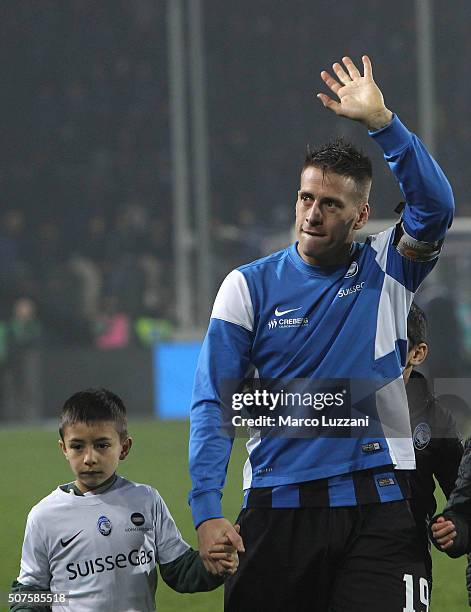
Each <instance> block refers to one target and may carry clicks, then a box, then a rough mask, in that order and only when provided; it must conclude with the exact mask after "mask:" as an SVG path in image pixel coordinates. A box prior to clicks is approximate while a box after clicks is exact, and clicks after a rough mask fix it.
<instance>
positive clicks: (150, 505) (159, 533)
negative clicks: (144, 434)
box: [12, 389, 238, 612]
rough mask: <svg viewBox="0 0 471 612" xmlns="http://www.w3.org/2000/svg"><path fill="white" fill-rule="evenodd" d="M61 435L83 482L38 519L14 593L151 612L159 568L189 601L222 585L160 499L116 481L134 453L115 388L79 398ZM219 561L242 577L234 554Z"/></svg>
mask: <svg viewBox="0 0 471 612" xmlns="http://www.w3.org/2000/svg"><path fill="white" fill-rule="evenodd" d="M59 432H60V440H59V444H60V447H61V449H62V452H63V453H64V456H65V458H66V459H67V461H68V462H69V465H70V467H71V469H72V472H73V473H74V475H75V480H74V481H73V482H71V483H69V484H66V485H63V486H60V487H58V488H57V489H56V490H55V491H53V492H52V493H51V494H50V495H48V496H47V497H45V498H44V499H43V500H42V501H40V502H39V503H38V504H37V505H36V506H34V507H33V509H32V510H31V512H30V513H29V515H28V520H27V524H26V532H25V538H24V543H23V551H22V556H21V569H20V574H19V576H18V580H17V581H15V583H14V587H13V591H14V592H20V593H21V592H25V591H26V592H27V591H37V590H41V591H51V592H53V593H61V592H68V593H69V595H70V601H69V602H68V604H64V605H63V606H61V605H58V604H56V605H54V607H53V609H54V610H77V611H83V612H85V611H87V612H89V611H90V612H91V611H92V610H93V611H97V610H100V612H101V611H103V612H107V611H109V612H120V611H123V612H124V611H131V610H139V611H140V612H144V611H146V610H155V603H154V602H155V592H156V588H157V565H158V566H159V569H160V575H161V576H162V578H163V579H164V580H165V582H166V583H167V584H168V585H169V586H170V587H171V588H172V589H175V590H176V591H179V592H182V593H194V592H196V591H209V590H212V589H214V588H216V587H218V586H219V585H220V584H222V582H223V578H221V577H219V576H214V575H212V574H211V573H209V572H208V571H207V570H206V569H205V568H204V565H203V563H202V562H201V559H200V556H199V554H198V551H194V550H192V549H191V548H190V547H189V546H188V544H187V543H186V542H185V541H184V540H183V539H182V536H181V534H180V532H179V531H178V529H177V527H176V525H175V523H174V521H173V519H172V517H171V515H170V512H169V510H168V508H167V506H166V505H165V502H164V501H163V499H162V498H161V497H160V495H159V493H158V492H157V491H156V490H155V489H153V488H152V487H150V486H148V485H144V484H138V483H136V482H131V481H129V480H126V479H125V478H122V477H121V476H118V475H117V474H116V469H117V467H118V463H119V461H121V460H123V459H125V458H126V457H127V455H128V453H129V451H130V449H131V445H132V439H131V438H130V437H129V436H128V432H127V420H126V409H125V406H124V404H123V402H122V400H121V399H120V398H119V397H118V396H117V395H115V394H114V393H112V392H111V391H108V390H106V389H89V390H86V391H81V392H79V393H76V394H75V395H72V397H70V398H69V399H68V400H67V401H66V402H65V404H64V406H63V409H62V413H61V416H60V425H59ZM222 540H223V538H222ZM211 555H212V558H213V559H215V560H217V562H218V563H219V564H221V566H222V567H223V568H224V571H225V573H226V574H230V573H232V572H234V571H235V570H236V569H237V565H238V559H237V553H236V552H235V550H234V549H233V548H231V547H230V546H225V545H224V544H223V543H221V545H219V544H217V545H215V546H214V547H213V548H212V553H211ZM12 609H13V610H15V611H16V610H29V607H28V604H27V603H25V604H17V605H15V606H14V607H13V608H12ZM45 609H49V608H45ZM31 610H35V611H36V612H37V610H38V608H37V607H35V608H31Z"/></svg>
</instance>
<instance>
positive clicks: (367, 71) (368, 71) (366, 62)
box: [361, 55, 373, 79]
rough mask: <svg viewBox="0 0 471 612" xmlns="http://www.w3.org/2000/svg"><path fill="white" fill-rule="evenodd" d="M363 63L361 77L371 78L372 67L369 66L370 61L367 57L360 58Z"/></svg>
mask: <svg viewBox="0 0 471 612" xmlns="http://www.w3.org/2000/svg"><path fill="white" fill-rule="evenodd" d="M361 60H362V62H363V76H366V77H369V78H370V79H372V78H373V66H372V65H371V60H370V58H369V57H368V56H367V55H363V57H362V58H361Z"/></svg>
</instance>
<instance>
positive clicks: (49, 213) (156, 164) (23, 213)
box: [0, 0, 471, 362]
mask: <svg viewBox="0 0 471 612" xmlns="http://www.w3.org/2000/svg"><path fill="white" fill-rule="evenodd" d="M333 4H335V5H337V4H338V3H333ZM166 5H167V4H166V2H164V1H163V0H161V1H156V0H109V1H104V2H95V1H93V0H81V1H80V2H75V1H73V0H69V1H66V2H63V3H61V6H60V7H58V6H57V3H55V2H53V0H44V1H43V2H41V3H37V2H34V1H33V0H26V1H24V2H21V3H17V2H10V3H5V5H4V6H3V7H2V11H3V16H2V20H1V25H0V27H1V29H2V40H3V48H2V54H1V57H0V63H1V65H2V73H3V74H4V75H5V87H4V89H3V93H2V99H1V100H0V107H1V108H2V111H3V112H2V116H3V117H4V118H6V119H7V121H6V125H5V129H4V136H3V139H2V145H3V146H2V152H1V162H2V163H1V169H0V189H1V194H2V207H1V213H0V277H1V279H2V291H1V294H0V320H1V325H0V360H1V361H2V362H5V360H7V358H8V355H10V356H11V358H14V355H15V351H16V349H17V347H21V346H37V345H39V344H40V343H46V344H47V346H77V345H83V346H96V347H98V348H103V349H104V348H113V347H123V346H129V345H130V344H141V345H144V346H146V345H149V344H150V343H152V342H153V341H154V340H155V339H158V338H169V337H172V334H173V333H174V331H175V327H176V321H175V319H174V316H175V314H174V313H175V308H174V300H175V291H174V289H175V288H174V281H173V279H174V265H173V262H174V254H173V249H174V246H173V238H172V228H173V212H172V185H171V166H170V160H171V152H170V135H169V101H168V75H167V32H166ZM202 6H203V10H204V22H205V36H204V40H205V43H204V44H205V52H206V56H205V57H206V64H207V98H208V115H209V117H210V121H209V130H210V152H209V153H210V163H211V210H212V212H211V218H212V227H211V235H212V240H213V266H214V270H213V275H214V286H215V287H216V286H217V284H218V282H219V281H220V279H221V278H222V277H223V276H224V275H225V274H226V273H227V272H228V270H230V269H231V268H232V267H234V266H235V265H239V264H241V263H243V262H246V261H249V260H251V259H254V258H257V257H259V256H262V255H263V254H265V252H266V251H267V250H268V249H269V247H270V237H271V236H273V235H275V236H276V235H277V233H278V232H286V229H287V228H288V227H289V225H290V223H291V222H292V217H293V207H294V201H295V197H296V188H297V181H298V173H299V168H300V166H301V165H302V162H303V156H304V150H305V146H306V144H307V143H308V142H310V143H311V144H316V143H320V142H323V141H325V140H327V139H328V138H329V137H330V136H337V135H340V134H342V135H343V136H344V137H346V138H351V139H352V140H355V141H358V140H360V142H361V143H364V144H365V146H366V147H368V146H370V145H369V144H368V143H367V140H368V139H367V136H366V135H363V134H360V133H359V132H360V131H359V130H358V131H357V130H356V129H355V127H356V126H353V127H352V126H351V125H350V123H348V122H343V123H342V122H338V123H336V124H335V130H336V131H337V132H336V133H332V125H333V124H332V123H329V122H328V121H325V122H324V121H322V122H321V121H319V120H318V117H319V115H318V114H316V109H315V105H316V104H319V102H318V101H317V100H316V99H315V96H314V94H315V92H316V88H318V87H319V83H320V81H319V77H318V72H319V70H320V69H321V68H329V66H324V65H321V64H320V62H321V61H322V62H324V61H325V60H324V58H325V53H320V50H324V49H326V48H328V47H329V45H330V47H331V48H332V52H331V56H332V57H331V58H330V59H331V60H332V61H333V60H335V59H338V57H341V55H339V54H340V53H342V52H344V51H345V50H347V51H348V50H350V49H360V48H361V49H363V50H365V51H367V52H368V53H369V54H370V55H371V57H372V58H373V59H374V62H375V64H374V66H375V70H376V74H377V75H378V78H379V79H380V81H381V84H382V86H383V88H384V90H385V91H386V92H387V94H388V96H389V97H388V100H389V101H390V102H389V104H390V106H391V107H392V108H393V109H396V108H399V109H400V114H401V117H402V118H403V119H404V120H405V121H406V122H407V123H408V125H410V127H412V128H416V126H417V117H416V108H417V103H416V91H415V83H416V80H417V73H416V67H415V52H416V50H415V33H416V23H415V19H414V14H413V12H412V11H411V6H410V3H409V2H407V1H406V0H403V1H401V2H397V3H396V5H395V8H394V11H390V10H388V9H387V7H378V3H377V2H374V1H373V0H365V1H364V2H363V3H362V11H359V10H358V7H357V5H356V4H355V3H351V2H342V3H341V10H340V11H338V10H337V9H338V8H339V7H337V6H336V7H334V8H332V2H331V1H330V0H329V1H327V0H321V1H319V2H317V3H316V6H315V8H314V7H313V4H312V2H306V1H302V0H296V1H295V2H289V3H282V2H280V3H274V2H272V1H271V0H259V1H258V2H251V1H249V0H240V1H239V2H238V3H235V4H234V3H233V4H231V3H226V2H219V1H218V0H205V1H204V2H203V3H202ZM380 9H381V14H379V15H378V14H377V13H378V11H379V10H380ZM463 10H464V11H466V10H469V9H468V8H467V6H466V5H465V4H463ZM334 13H336V22H335V24H334V23H332V21H331V20H332V18H333V14H334ZM373 14H376V15H377V18H376V19H371V15H373ZM353 17H354V18H355V19H354V20H355V23H356V24H357V25H356V27H355V29H352V28H351V25H350V24H351V23H352V22H353V21H354V20H353ZM445 17H446V19H447V27H448V30H449V31H457V32H460V33H461V35H462V36H461V35H460V36H459V37H458V38H457V40H455V46H460V45H461V46H463V49H467V47H468V46H469V45H470V44H471V42H470V40H469V37H468V36H467V34H466V31H465V30H464V29H463V28H464V23H465V22H464V21H462V23H461V24H460V23H459V22H458V20H457V18H456V17H455V15H454V13H453V12H452V11H450V12H449V13H447V15H446V16H445ZM455 21H456V23H455ZM362 24H363V25H362ZM382 24H383V25H384V26H385V27H383V26H382ZM386 24H387V27H386ZM332 28H334V30H335V31H337V32H339V35H338V36H336V37H334V39H333V37H332ZM437 29H438V28H437ZM442 31H443V28H442ZM362 32H363V34H361V33H362ZM340 33H341V34H340ZM365 33H366V34H365ZM365 36H366V38H365ZM362 37H363V38H362ZM441 37H442V34H438V42H439V43H440V42H442V43H443V44H442V46H443V45H445V42H446V43H447V44H448V41H441ZM365 47H366V48H365ZM337 50H338V53H337ZM329 57H330V55H329ZM355 59H357V60H358V59H359V58H358V57H355ZM436 59H437V76H438V77H439V81H440V82H439V88H438V94H439V95H438V103H439V125H438V136H439V143H438V144H439V146H438V154H439V157H440V161H441V162H442V164H443V165H444V167H445V168H446V170H447V173H448V174H449V176H450V179H451V181H452V183H453V185H454V188H455V193H456V199H457V209H458V213H459V214H462V215H466V214H471V209H470V204H469V202H471V200H470V199H469V197H468V195H469V194H468V193H467V191H466V184H467V180H468V178H467V176H466V174H465V173H464V172H462V170H463V163H464V162H463V160H464V159H467V158H469V157H470V156H469V154H468V153H471V151H469V146H470V144H469V143H470V142H471V139H470V138H469V135H468V131H469V129H470V128H469V126H467V122H464V123H463V122H462V121H460V119H459V112H458V111H460V112H461V111H463V113H464V105H465V104H467V101H468V100H469V98H470V96H469V95H468V92H467V91H466V88H469V83H468V82H467V81H466V79H460V80H453V83H452V87H453V91H454V98H455V99H456V104H457V115H456V116H455V115H454V114H446V113H445V112H444V111H443V109H444V108H446V104H448V103H449V100H447V99H446V98H445V94H444V90H445V88H444V87H442V80H446V78H447V74H446V72H445V66H446V65H448V64H449V63H450V61H449V58H447V57H445V56H444V55H443V54H442V51H440V49H437V50H436ZM448 78H451V77H448ZM405 84H407V87H406V86H405ZM458 89H459V91H457V90H458ZM405 90H406V91H407V95H404V91H405ZM323 116H324V115H323ZM362 138H363V140H362ZM368 152H369V153H370V149H368ZM372 153H373V156H374V155H375V154H376V152H375V151H373V152H372ZM374 161H375V166H376V167H377V171H376V176H375V183H374V185H375V186H374V191H373V210H374V216H375V217H376V218H378V217H391V216H392V211H393V209H394V207H395V205H396V204H397V201H398V199H400V194H399V193H398V191H397V188H396V187H395V185H394V184H393V182H392V179H391V177H390V175H389V172H388V171H387V169H386V168H385V167H384V164H382V162H381V157H380V155H379V152H378V153H377V157H374ZM460 169H461V170H460ZM376 194H380V196H381V197H379V196H377V195H376Z"/></svg>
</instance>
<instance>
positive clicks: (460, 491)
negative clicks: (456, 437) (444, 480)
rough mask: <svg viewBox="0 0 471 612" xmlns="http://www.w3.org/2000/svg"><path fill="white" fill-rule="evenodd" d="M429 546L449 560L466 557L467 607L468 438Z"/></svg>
mask: <svg viewBox="0 0 471 612" xmlns="http://www.w3.org/2000/svg"><path fill="white" fill-rule="evenodd" d="M431 534H432V538H433V539H432V542H433V543H434V544H435V546H436V547H437V548H438V550H441V551H445V552H446V554H447V555H448V556H449V557H452V558H453V559H454V558H456V557H460V556H461V555H464V554H465V553H468V566H467V568H466V586H467V590H468V603H469V605H470V606H471V554H470V553H471V537H470V534H471V438H468V439H467V440H466V443H465V446H464V455H463V458H462V460H461V463H460V468H459V471H458V478H457V480H456V486H455V488H454V489H453V491H452V492H451V495H450V497H449V499H448V503H447V504H446V506H445V508H444V510H443V513H442V514H441V515H439V516H438V517H435V518H434V519H433V522H432V525H431Z"/></svg>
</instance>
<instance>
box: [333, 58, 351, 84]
mask: <svg viewBox="0 0 471 612" xmlns="http://www.w3.org/2000/svg"><path fill="white" fill-rule="evenodd" d="M332 68H333V70H334V72H335V74H336V76H337V78H338V80H339V81H340V82H341V83H343V84H344V85H347V84H348V83H351V82H352V79H351V78H350V76H349V75H348V74H347V73H346V72H345V70H344V69H343V68H342V66H341V65H340V64H339V63H338V62H335V64H332Z"/></svg>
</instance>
